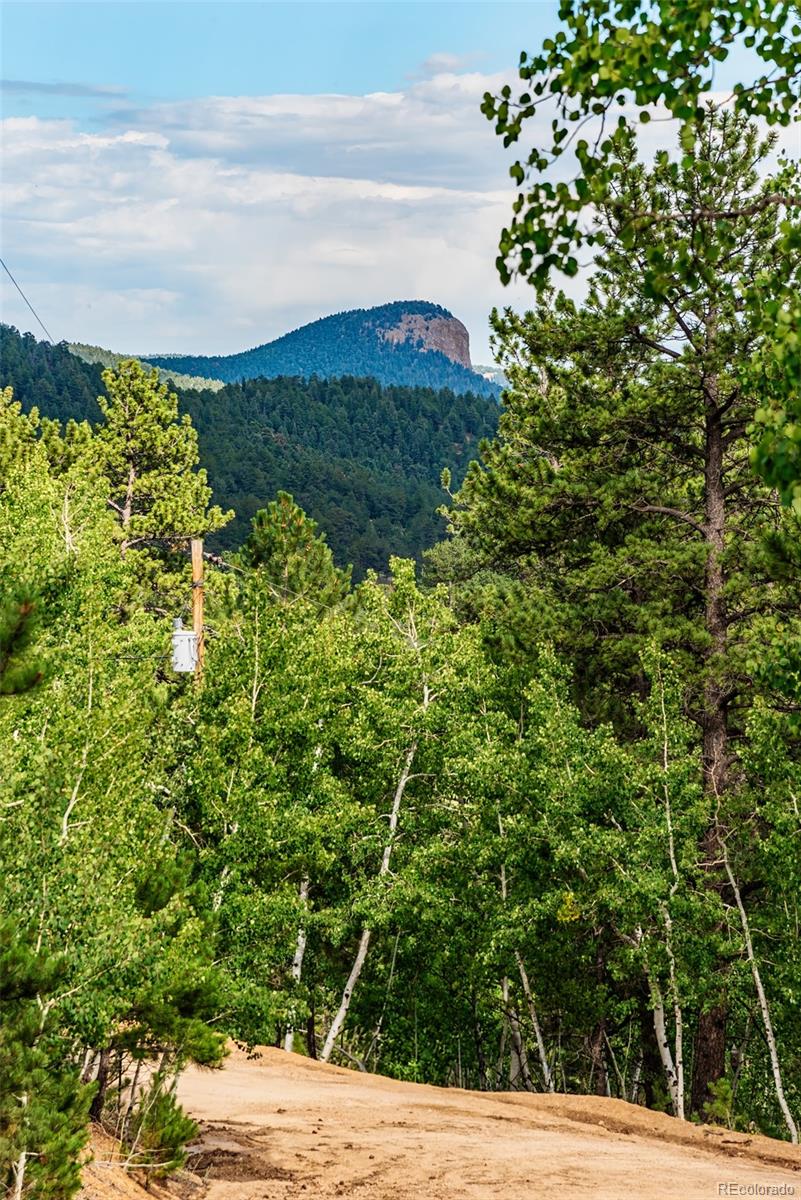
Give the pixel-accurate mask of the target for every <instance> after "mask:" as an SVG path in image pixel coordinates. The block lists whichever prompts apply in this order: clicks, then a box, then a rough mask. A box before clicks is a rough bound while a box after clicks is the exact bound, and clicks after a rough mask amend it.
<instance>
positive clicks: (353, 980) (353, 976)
mask: <svg viewBox="0 0 801 1200" xmlns="http://www.w3.org/2000/svg"><path fill="white" fill-rule="evenodd" d="M427 695H428V689H426V699H427ZM424 706H425V705H424ZM416 753H417V741H416V740H415V741H414V742H412V744H411V746H410V747H409V749H408V751H407V752H406V758H405V759H404V763H403V770H402V771H401V774H400V779H399V780H398V786H397V787H396V788H395V795H394V797H393V800H392V811H391V812H390V815H389V832H388V834H387V840H386V843H385V845H384V853H383V855H382V857H381V866H380V868H379V871H378V877H379V879H380V878H382V877H383V876H384V875H386V874H387V872H388V871H389V864H390V859H391V857H392V847H393V844H394V841H395V831H396V830H397V828H398V817H399V815H400V809H401V803H402V802H403V793H404V792H405V791H406V784H407V783H408V781H409V774H410V772H411V769H412V763H413V762H414V756H415V754H416ZM371 937H372V930H370V929H364V930H362V936H361V938H360V940H359V949H358V951H357V952H356V958H355V960H354V963H353V966H352V968H351V972H350V975H349V976H348V982H347V983H346V984H345V990H344V991H343V993H342V999H341V1000H340V1002H339V1008H338V1010H337V1014H336V1016H335V1017H334V1020H333V1021H332V1023H331V1028H330V1029H329V1030H328V1036H327V1037H326V1039H325V1045H324V1046H323V1050H322V1054H321V1055H320V1060H321V1062H328V1060H329V1058H330V1057H331V1052H332V1051H333V1049H334V1043H335V1042H336V1039H337V1038H338V1037H339V1033H340V1031H341V1029H342V1026H343V1025H344V1024H345V1018H346V1017H347V1015H348V1009H349V1008H350V1002H351V999H352V998H353V989H354V988H355V986H356V984H357V983H358V980H359V976H360V975H361V973H362V967H363V966H364V960H365V958H366V957H367V950H368V948H369V946H370V938H371Z"/></svg>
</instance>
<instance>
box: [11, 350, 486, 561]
mask: <svg viewBox="0 0 801 1200" xmlns="http://www.w3.org/2000/svg"><path fill="white" fill-rule="evenodd" d="M0 335H1V336H2V343H1V344H0V359H1V360H2V364H3V382H4V383H5V384H7V385H11V386H13V388H14V394H15V397H16V399H17V400H18V401H20V402H21V403H22V406H23V408H25V409H26V410H28V409H29V408H30V407H32V406H33V405H36V406H37V407H38V408H39V410H40V412H41V413H42V414H43V415H44V416H46V417H48V418H52V419H57V420H59V421H61V422H68V421H69V420H71V419H73V418H74V419H76V420H82V419H84V418H85V419H88V420H90V421H92V422H96V421H98V420H99V419H100V415H101V414H100V409H99V407H98V404H97V400H96V397H97V396H98V395H100V393H101V392H102V388H103V385H102V378H101V374H100V371H99V370H98V368H97V367H95V366H93V365H89V364H86V363H83V362H81V361H80V360H78V359H76V358H74V357H73V356H72V355H71V354H69V353H68V352H67V350H66V349H65V347H63V346H49V345H47V344H46V343H42V342H37V341H36V339H35V338H34V337H32V336H31V335H30V334H25V335H24V336H20V335H19V334H18V333H17V332H16V330H14V329H12V328H10V327H9V326H2V327H0ZM179 400H180V408H181V411H182V412H184V413H188V414H189V415H190V416H191V418H192V422H193V425H194V428H195V429H196V430H197V437H198V443H199V446H200V457H201V461H202V463H203V465H204V467H205V468H206V470H207V472H208V476H209V482H210V484H211V487H212V489H213V492H214V496H215V499H216V500H217V501H218V502H219V504H220V505H221V506H222V507H223V508H224V509H228V508H232V509H233V510H234V511H235V514H236V515H235V517H234V519H233V520H232V521H231V523H230V524H228V525H226V526H225V527H224V528H223V529H222V530H221V532H220V533H218V534H217V535H216V536H215V538H214V541H213V545H214V546H215V547H216V548H217V549H225V550H233V549H236V548H237V547H239V546H240V545H241V544H242V542H243V541H244V540H245V538H246V537H247V535H248V531H249V528H250V522H251V519H252V518H253V516H254V515H255V513H256V512H258V511H259V509H261V508H263V507H264V506H265V505H266V504H267V503H268V501H270V500H272V499H273V497H274V496H275V494H276V493H277V492H279V491H287V492H290V493H291V494H292V495H293V496H295V498H296V499H297V500H298V502H299V504H300V505H301V506H302V507H303V509H304V510H305V511H306V512H307V513H308V514H309V515H310V516H311V517H312V518H313V519H314V520H315V521H316V522H317V523H318V524H319V525H320V527H321V529H322V530H323V531H324V532H325V533H326V535H327V537H328V541H329V543H330V545H331V549H332V551H333V553H334V556H335V558H336V561H337V562H338V563H339V565H340V566H342V567H345V566H348V565H349V564H352V565H353V568H354V573H355V576H356V577H357V578H362V577H363V576H364V573H365V571H367V570H368V569H373V570H377V571H385V570H386V565H387V562H388V560H389V557H390V555H391V554H400V555H406V556H409V557H414V558H418V559H419V558H420V556H421V555H422V552H423V550H424V549H425V548H426V547H427V546H430V545H432V543H433V542H435V541H436V540H437V539H438V538H439V537H440V536H441V535H442V531H443V528H444V526H443V523H442V521H441V519H440V518H439V517H438V516H437V508H438V506H439V505H440V504H441V502H442V499H443V495H442V489H441V487H440V485H439V476H440V472H441V471H442V469H443V467H447V468H448V469H449V470H451V471H452V472H453V473H454V475H455V476H457V477H458V478H459V479H461V477H462V475H463V473H464V471H465V469H466V467H467V464H468V462H469V461H470V459H471V458H472V457H473V456H474V455H475V452H476V448H477V446H478V443H479V441H480V440H481V438H483V437H490V436H492V434H493V433H494V432H495V429H496V427H497V420H498V406H497V404H496V403H495V402H494V401H493V400H491V399H487V398H485V397H483V396H476V395H472V394H465V395H456V394H454V393H453V392H450V391H433V390H432V389H431V388H429V387H414V388H407V387H381V386H380V385H379V384H378V383H377V382H376V381H375V380H374V379H355V378H352V377H346V378H343V379H332V380H323V379H309V380H304V379H299V378H282V379H270V380H267V379H254V380H249V381H247V382H245V383H242V384H229V385H227V386H226V387H224V388H223V389H222V390H221V391H218V392H208V391H204V392H198V391H196V390H187V391H179Z"/></svg>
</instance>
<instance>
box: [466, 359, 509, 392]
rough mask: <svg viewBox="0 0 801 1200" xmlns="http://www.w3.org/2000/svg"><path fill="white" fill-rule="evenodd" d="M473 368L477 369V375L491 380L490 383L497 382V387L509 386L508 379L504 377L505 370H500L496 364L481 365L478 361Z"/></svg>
mask: <svg viewBox="0 0 801 1200" xmlns="http://www.w3.org/2000/svg"><path fill="white" fill-rule="evenodd" d="M473 370H474V371H477V372H478V374H479V375H483V376H484V378H485V379H489V380H491V381H492V383H497V385H498V387H499V388H506V387H508V386H509V380H508V379H507V377H506V373H505V371H502V370H501V368H500V367H498V366H495V365H493V366H491V367H490V366H481V365H480V364H479V363H476V364H475V366H474V367H473Z"/></svg>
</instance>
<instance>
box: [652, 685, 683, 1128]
mask: <svg viewBox="0 0 801 1200" xmlns="http://www.w3.org/2000/svg"><path fill="white" fill-rule="evenodd" d="M659 699H660V707H661V710H662V789H663V792H664V796H665V824H666V826H667V835H668V854H669V857H670V870H671V873H672V875H673V882H672V884H671V885H670V899H671V900H672V899H673V897H674V896H675V895H676V892H677V891H678V889H679V882H680V876H679V868H678V863H677V861H676V843H675V839H674V836H673V814H672V812H671V806H670V788H669V787H668V745H669V743H668V725H667V710H666V708H665V686H664V682H663V680H662V676H661V672H660V676H659ZM662 917H663V919H664V922H665V949H666V950H667V956H668V963H669V965H670V994H671V998H672V1000H673V1020H674V1024H675V1029H676V1037H675V1046H674V1049H675V1055H676V1058H675V1080H676V1094H675V1098H674V1102H673V1111H674V1113H675V1115H676V1116H677V1117H678V1118H679V1120H681V1121H683V1120H684V1020H683V1017H682V1011H681V1003H680V1001H679V986H678V979H677V974H676V958H675V955H674V953H673V919H672V917H671V915H670V909H669V907H668V905H667V904H662ZM662 1023H663V1027H664V1017H663V1022H662ZM657 1036H658V1035H657Z"/></svg>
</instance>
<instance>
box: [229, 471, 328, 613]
mask: <svg viewBox="0 0 801 1200" xmlns="http://www.w3.org/2000/svg"><path fill="white" fill-rule="evenodd" d="M242 559H243V561H244V562H245V563H246V564H247V565H248V566H250V567H257V568H258V570H259V573H260V575H261V577H262V580H263V581H265V580H266V581H269V582H270V583H272V584H273V586H274V587H275V589H276V592H277V594H278V595H279V596H280V597H282V598H283V599H286V600H292V599H294V598H298V597H304V598H305V599H307V600H311V601H312V603H314V604H318V605H320V607H329V606H331V605H333V604H336V603H338V602H339V601H340V600H342V599H344V597H345V596H346V595H347V594H348V590H349V587H350V567H348V569H347V570H340V569H339V568H338V567H336V566H335V565H334V559H333V556H332V554H331V550H330V548H329V546H328V545H327V544H326V540H325V535H324V534H320V533H318V532H317V524H316V522H314V521H312V520H311V518H310V517H307V516H306V514H305V513H304V511H303V509H302V508H299V507H298V505H297V504H296V503H295V501H294V500H293V499H292V497H291V496H290V495H289V494H288V493H287V492H279V493H278V496H277V497H276V499H275V500H273V501H271V502H270V504H268V505H267V507H266V508H262V509H260V510H259V512H257V513H256V515H255V517H254V518H253V529H252V532H251V534H250V537H249V538H248V540H247V541H246V542H245V545H244V547H243V549H242Z"/></svg>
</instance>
